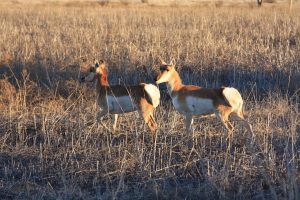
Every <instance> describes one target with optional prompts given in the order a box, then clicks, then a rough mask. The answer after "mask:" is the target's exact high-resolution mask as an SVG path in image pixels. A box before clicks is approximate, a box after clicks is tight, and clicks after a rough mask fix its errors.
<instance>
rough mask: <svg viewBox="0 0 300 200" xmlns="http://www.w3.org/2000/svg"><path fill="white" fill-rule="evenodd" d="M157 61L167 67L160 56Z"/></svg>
mask: <svg viewBox="0 0 300 200" xmlns="http://www.w3.org/2000/svg"><path fill="white" fill-rule="evenodd" d="M158 59H159V61H160V63H161V64H162V65H167V63H166V62H165V61H164V60H163V59H162V58H161V57H160V56H158Z"/></svg>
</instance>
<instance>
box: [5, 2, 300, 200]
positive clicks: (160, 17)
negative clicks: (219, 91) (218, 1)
mask: <svg viewBox="0 0 300 200" xmlns="http://www.w3.org/2000/svg"><path fill="white" fill-rule="evenodd" d="M246 5H247V4H246ZM272 6H274V8H273V7H270V6H262V7H261V8H256V7H249V6H238V7H237V6H230V7H223V6H222V5H218V6H209V7H203V6H193V7H189V6H182V7H181V6H172V7H163V6H151V7H147V6H140V7H139V6H128V7H124V6H115V7H114V6H86V7H79V6H78V7H77V6H74V5H72V4H70V5H69V6H61V5H59V4H57V5H51V4H47V5H45V6H41V5H35V6H31V5H25V4H24V5H23V4H18V5H14V6H12V5H11V6H8V4H7V5H6V6H0V24H1V29H0V38H1V40H0V60H1V62H0V92H1V93H0V102H1V106H2V107H1V108H0V109H1V110H0V199H153V198H156V199H171V198H174V199H196V198H197V199H201V198H204V199H241V198H243V199H298V198H299V189H300V188H299V184H300V180H299V177H300V176H299V175H300V172H299V167H298V166H299V162H300V154H299V148H300V140H299V139H300V138H299V132H300V127H299V124H300V112H299V108H300V107H299V103H300V102H299V88H300V81H299V77H300V68H299V63H300V60H299V58H300V34H299V30H300V23H299V20H298V19H299V17H300V12H299V8H297V5H295V7H294V8H293V10H291V11H290V10H289V9H288V8H287V7H279V6H278V5H276V4H272ZM158 56H161V57H162V58H163V59H165V60H169V59H170V58H175V59H176V61H177V68H178V71H179V73H180V75H181V77H182V78H183V82H184V83H187V84H196V85H201V86H204V87H220V86H233V87H236V88H238V89H239V91H241V93H242V96H243V97H244V99H245V102H246V103H245V105H246V108H245V110H246V112H247V114H248V117H249V121H250V123H251V124H252V126H253V130H254V134H253V135H252V134H250V133H249V132H247V131H246V130H245V129H244V128H243V127H242V126H239V125H238V124H239V123H236V124H237V125H236V126H235V127H236V130H235V133H234V137H233V139H232V141H226V138H227V133H226V131H225V130H224V129H223V127H222V125H221V124H220V123H219V122H218V121H217V120H215V119H213V118H212V119H210V118H206V119H203V118H200V117H199V118H197V119H195V141H194V143H195V148H194V149H193V150H191V149H190V148H189V146H188V144H189V136H188V135H186V134H185V129H184V119H183V117H182V116H181V115H180V114H178V113H177V112H176V111H175V110H174V108H173V106H172V105H171V102H170V99H169V98H168V95H167V94H166V91H165V88H164V86H161V88H160V89H161V91H162V96H163V100H162V103H161V105H160V106H159V107H158V109H157V111H156V113H155V115H156V116H155V118H156V119H157V121H158V122H159V130H158V133H157V138H156V141H155V142H154V143H152V142H151V136H150V134H149V132H148V129H147V128H146V127H145V126H144V124H143V122H142V120H141V119H139V118H138V117H136V116H135V115H136V114H137V113H130V114H124V115H123V116H121V117H120V119H119V121H118V122H119V123H118V126H117V129H118V130H117V132H116V133H113V132H112V130H111V128H110V127H112V125H111V123H112V122H111V121H112V120H111V119H110V118H109V117H104V119H102V120H101V123H96V112H97V110H98V108H97V105H96V101H95V98H96V95H95V91H94V85H93V84H85V85H83V84H80V83H79V81H78V79H79V78H80V77H81V76H82V73H86V71H87V70H88V68H89V66H90V64H91V63H92V60H93V59H94V58H97V59H103V60H105V61H106V62H107V63H108V66H109V75H110V77H109V81H110V83H111V84H137V83H139V82H140V81H142V80H143V81H145V82H153V78H154V77H155V74H156V72H157V70H158V69H157V67H158V62H157V58H158Z"/></svg>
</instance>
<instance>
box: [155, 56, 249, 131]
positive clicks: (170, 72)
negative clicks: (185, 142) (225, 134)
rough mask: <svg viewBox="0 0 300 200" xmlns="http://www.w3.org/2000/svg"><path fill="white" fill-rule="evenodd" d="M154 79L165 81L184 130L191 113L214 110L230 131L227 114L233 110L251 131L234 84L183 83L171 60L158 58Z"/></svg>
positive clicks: (188, 123)
mask: <svg viewBox="0 0 300 200" xmlns="http://www.w3.org/2000/svg"><path fill="white" fill-rule="evenodd" d="M156 83H157V84H160V83H166V84H167V88H168V92H169V94H170V96H171V98H172V103H173V105H174V107H175V109H176V110H177V111H178V112H180V113H181V114H183V115H185V118H186V122H185V124H186V130H187V132H191V131H192V124H193V116H195V115H209V114H215V115H216V116H217V117H218V118H219V119H220V121H221V122H222V124H223V125H224V126H225V127H226V129H227V130H228V131H229V133H231V132H232V131H233V126H232V124H231V123H230V122H229V120H228V118H229V115H230V114H235V115H236V116H237V117H238V118H239V119H240V120H242V121H243V122H245V124H246V127H247V129H248V130H249V131H251V132H252V129H251V126H250V124H249V123H248V122H247V121H246V120H245V118H244V114H243V99H242V97H241V95H240V93H239V92H238V90H236V89H235V88H230V87H221V88H216V89H209V88H202V87H199V86H195V85H184V84H182V81H181V79H180V76H179V74H178V72H177V71H176V70H175V64H174V61H172V62H171V63H170V64H166V63H165V62H163V61H162V66H161V67H160V74H159V75H158V77H157V81H156Z"/></svg>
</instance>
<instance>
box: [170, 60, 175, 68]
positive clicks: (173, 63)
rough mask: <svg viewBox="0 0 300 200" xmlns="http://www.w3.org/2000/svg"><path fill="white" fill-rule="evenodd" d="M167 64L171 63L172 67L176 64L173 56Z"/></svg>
mask: <svg viewBox="0 0 300 200" xmlns="http://www.w3.org/2000/svg"><path fill="white" fill-rule="evenodd" d="M169 65H171V66H172V67H175V65H176V61H175V59H174V58H173V59H172V60H171V62H170V64H169Z"/></svg>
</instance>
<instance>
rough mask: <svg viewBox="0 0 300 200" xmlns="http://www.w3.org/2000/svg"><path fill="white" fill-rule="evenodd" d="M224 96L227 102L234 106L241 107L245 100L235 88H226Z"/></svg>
mask: <svg viewBox="0 0 300 200" xmlns="http://www.w3.org/2000/svg"><path fill="white" fill-rule="evenodd" d="M223 95H224V97H225V99H226V100H227V102H228V103H229V104H230V105H231V106H232V107H236V106H239V105H240V103H243V99H242V96H241V94H240V93H239V91H238V90H237V89H235V88H233V87H226V88H224V90H223Z"/></svg>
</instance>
